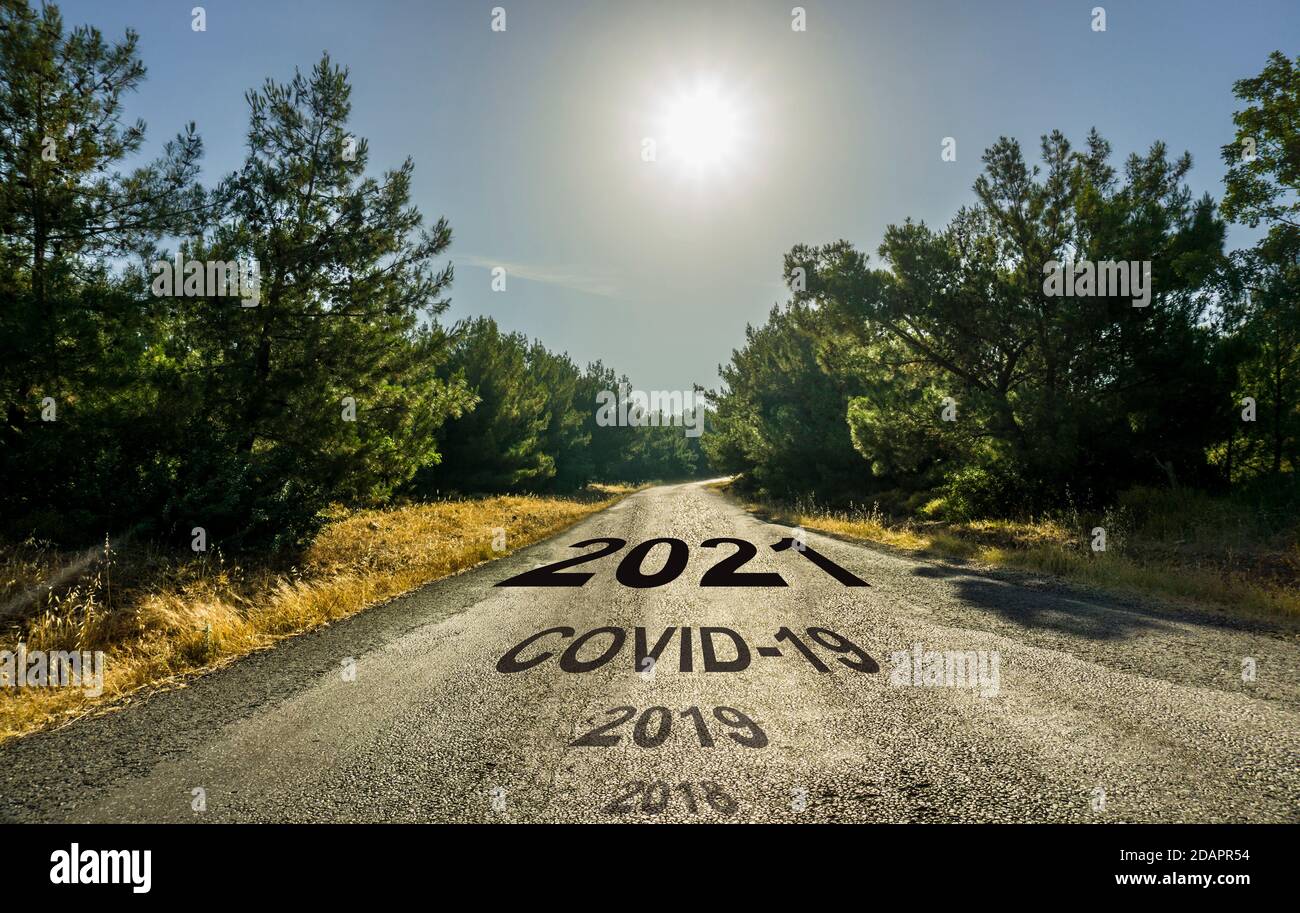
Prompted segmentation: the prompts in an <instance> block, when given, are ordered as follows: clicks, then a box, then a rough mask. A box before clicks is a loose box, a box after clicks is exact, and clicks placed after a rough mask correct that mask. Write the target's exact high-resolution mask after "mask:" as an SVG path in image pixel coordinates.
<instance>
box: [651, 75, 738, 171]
mask: <svg viewBox="0 0 1300 913" xmlns="http://www.w3.org/2000/svg"><path fill="white" fill-rule="evenodd" d="M739 135H740V115H739V110H738V107H737V105H736V103H735V102H734V100H732V99H730V98H728V97H727V96H726V95H725V94H724V93H723V92H722V91H721V90H720V89H719V88H718V87H717V86H716V85H712V84H700V85H696V86H693V87H691V88H689V89H687V90H684V91H682V92H680V93H679V94H678V95H677V96H675V97H674V98H672V99H670V100H669V101H668V102H667V104H666V105H665V110H664V116H663V139H664V151H665V153H666V155H667V156H668V157H670V158H671V159H672V160H673V161H674V162H675V163H676V164H678V165H679V166H681V167H682V168H683V169H685V170H686V171H688V172H690V173H692V174H695V175H702V174H705V173H708V172H717V171H721V170H725V169H726V168H727V167H728V166H729V165H731V164H732V163H733V160H734V157H735V155H736V152H737V140H738V138H739Z"/></svg>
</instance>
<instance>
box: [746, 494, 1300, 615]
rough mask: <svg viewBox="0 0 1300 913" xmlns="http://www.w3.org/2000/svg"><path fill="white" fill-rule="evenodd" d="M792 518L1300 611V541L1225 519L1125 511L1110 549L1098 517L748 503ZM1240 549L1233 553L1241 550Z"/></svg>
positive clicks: (916, 545) (923, 549) (1249, 605)
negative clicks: (1268, 538)
mask: <svg viewBox="0 0 1300 913" xmlns="http://www.w3.org/2000/svg"><path fill="white" fill-rule="evenodd" d="M747 506H748V507H749V508H750V509H751V510H754V511H755V512H758V513H761V514H765V515H767V516H770V517H772V518H773V519H776V520H778V521H779V522H782V523H785V524H788V525H791V526H795V525H798V526H803V527H804V528H805V529H814V530H819V531H822V532H826V533H830V534H832V535H836V536H840V537H843V538H846V539H853V540H859V541H865V542H871V543H875V544H878V545H883V546H887V547H889V548H892V549H898V550H901V551H905V552H908V553H910V554H913V555H918V556H924V557H936V558H955V559H961V560H966V561H972V562H976V563H979V564H984V565H989V566H993V567H1005V568H1012V569H1016V570H1023V571H1031V572H1035V573H1045V574H1052V575H1055V576H1058V577H1062V578H1065V579H1067V580H1071V581H1075V582H1078V583H1082V584H1085V585H1087V586H1093V587H1097V588H1098V589H1102V590H1111V591H1116V592H1127V593H1137V594H1140V595H1148V596H1157V597H1162V598H1166V599H1173V600H1181V601H1186V602H1191V603H1196V604H1199V605H1208V606H1211V607H1215V608H1218V609H1222V610H1226V611H1229V612H1232V613H1237V614H1242V613H1244V614H1252V615H1259V616H1268V617H1273V618H1277V617H1279V616H1280V617H1284V618H1288V619H1291V620H1296V619H1300V587H1297V585H1296V580H1297V576H1296V571H1297V568H1300V547H1297V544H1296V543H1295V542H1294V540H1292V541H1290V542H1283V543H1282V544H1281V545H1279V544H1278V543H1276V542H1269V543H1262V542H1256V543H1255V546H1256V547H1255V548H1254V549H1252V548H1250V547H1249V545H1248V544H1245V543H1243V542H1242V541H1241V537H1240V536H1239V535H1237V536H1235V537H1234V538H1233V540H1232V541H1231V542H1227V541H1226V540H1225V539H1224V538H1223V537H1224V536H1225V535H1227V534H1228V531H1227V530H1226V529H1225V528H1224V527H1218V528H1217V529H1212V528H1206V527H1199V526H1198V527H1197V528H1196V529H1194V530H1192V531H1190V532H1182V533H1180V535H1182V536H1184V538H1178V539H1172V540H1171V539H1170V538H1168V537H1166V536H1162V535H1159V534H1158V533H1154V532H1152V531H1151V530H1150V529H1148V528H1147V527H1146V526H1144V527H1143V528H1141V529H1136V528H1134V527H1133V524H1132V523H1131V522H1129V521H1127V520H1126V519H1124V518H1123V517H1120V516H1109V517H1108V518H1107V519H1106V520H1105V521H1104V522H1103V521H1101V520H1098V521H1097V522H1099V523H1102V524H1103V525H1105V526H1106V528H1107V533H1108V541H1107V548H1106V551H1104V552H1095V551H1093V550H1092V548H1091V539H1090V537H1089V535H1088V530H1090V529H1091V528H1092V527H1091V524H1090V523H1084V522H1082V521H1081V520H1079V518H1077V517H1076V518H1072V519H1073V520H1074V522H1072V523H1071V522H1067V521H1066V520H1062V519H1051V520H1034V521H1014V520H976V521H969V522H964V523H956V522H949V523H944V522H938V521H915V520H903V521H901V522H900V521H894V520H891V519H890V518H888V517H886V516H885V515H884V514H882V513H881V512H880V511H879V510H878V509H876V508H874V507H873V508H872V509H870V510H862V509H856V510H848V511H845V510H827V509H819V508H817V507H815V506H810V505H787V504H773V503H767V502H758V503H754V502H750V503H748V504H747ZM1234 549H1235V551H1234Z"/></svg>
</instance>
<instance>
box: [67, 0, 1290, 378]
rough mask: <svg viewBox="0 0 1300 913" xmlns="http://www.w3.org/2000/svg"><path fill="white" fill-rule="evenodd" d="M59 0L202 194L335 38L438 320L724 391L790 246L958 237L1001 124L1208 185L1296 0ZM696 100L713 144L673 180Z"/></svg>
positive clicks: (1285, 46)
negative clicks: (1096, 135) (443, 281)
mask: <svg viewBox="0 0 1300 913" xmlns="http://www.w3.org/2000/svg"><path fill="white" fill-rule="evenodd" d="M59 5H60V6H61V8H62V9H63V12H64V15H65V18H66V19H67V21H68V23H69V24H70V25H72V24H80V23H83V22H89V23H93V24H95V25H97V26H99V27H100V28H102V29H103V30H105V32H106V33H107V34H108V36H109V37H114V38H116V37H120V35H121V33H122V30H123V28H124V27H126V26H128V25H130V26H131V27H133V28H135V29H136V30H137V31H138V32H139V33H140V50H141V55H142V57H143V60H144V62H145V64H146V65H147V66H148V68H149V78H148V80H147V82H146V83H145V84H144V86H143V87H142V89H141V90H140V92H139V93H138V94H137V95H136V96H134V97H132V98H131V99H130V100H129V107H128V111H127V115H128V117H129V118H131V119H134V118H135V117H141V118H144V119H145V120H146V121H147V122H148V125H149V137H150V140H151V143H152V144H154V146H155V147H156V144H158V143H161V142H162V141H163V140H165V139H167V138H169V137H170V136H172V135H173V134H175V133H176V132H177V130H179V129H180V128H181V126H182V125H183V124H184V123H185V122H187V121H190V120H194V121H196V122H197V123H198V127H199V131H200V132H201V134H202V136H203V139H204V142H205V144H206V149H207V154H206V159H205V183H209V184H211V183H215V181H216V180H217V178H218V177H219V176H220V175H222V174H224V173H226V172H228V171H231V170H233V169H234V168H235V167H236V166H237V165H238V163H239V162H240V161H241V159H242V157H243V144H244V139H245V131H246V128H247V108H246V103H245V101H244V97H243V96H244V91H245V90H246V89H248V88H251V87H254V86H257V85H260V84H261V83H262V81H263V80H264V79H265V78H266V77H268V76H269V77H274V78H276V79H277V80H280V81H283V80H285V79H287V78H288V77H290V76H291V75H292V72H293V69H294V67H295V66H298V67H301V68H303V69H308V68H310V66H311V65H312V64H313V63H314V62H316V61H317V60H318V59H319V57H320V54H321V52H322V51H325V50H328V51H329V53H330V54H331V55H332V57H333V58H334V60H335V62H337V63H340V64H343V65H346V66H347V67H349V68H350V70H351V81H352V85H353V95H352V100H353V120H352V126H353V130H354V132H355V133H357V134H358V135H361V136H365V137H367V138H368V140H369V142H370V161H371V167H372V169H373V170H375V171H376V172H378V171H379V170H381V169H383V168H387V167H393V166H396V165H398V164H400V162H401V161H402V160H403V159H404V158H405V157H407V156H410V157H412V158H413V159H414V161H415V166H416V171H415V189H414V194H415V201H416V203H417V204H418V205H419V207H420V209H421V211H422V212H423V213H424V214H425V217H426V221H432V220H433V219H434V218H436V217H437V216H439V215H445V216H447V218H448V219H449V220H450V222H451V225H452V230H453V233H454V239H455V240H454V243H453V245H452V248H451V259H452V260H453V262H454V263H455V264H456V274H457V278H456V282H455V285H454V287H453V289H452V295H451V297H452V301H453V306H452V308H451V310H450V311H449V312H448V314H447V319H456V318H460V317H464V316H469V315H475V314H490V315H492V316H494V317H495V318H496V319H497V320H498V322H499V323H500V324H501V325H502V326H503V327H505V328H506V329H510V330H522V331H523V332H525V333H527V334H529V335H530V336H536V337H538V338H540V339H541V340H542V341H543V342H544V343H546V345H547V346H549V347H550V348H552V349H555V350H563V351H567V352H568V353H569V354H570V355H571V356H572V357H573V358H574V359H575V360H576V361H578V362H579V363H585V362H587V361H590V360H594V359H596V358H601V359H603V360H604V361H605V363H606V364H608V365H612V366H613V367H615V368H616V369H618V370H619V371H621V372H626V373H628V374H629V375H631V378H632V380H633V382H634V383H635V384H636V385H637V386H639V387H642V388H646V389H689V388H690V385H691V384H692V383H696V382H699V383H703V384H705V385H707V386H712V385H714V384H715V383H716V381H717V365H718V363H719V362H724V361H726V360H727V359H728V358H729V357H730V354H731V350H732V349H733V348H734V347H736V346H738V345H740V344H741V343H742V342H743V339H744V328H745V324H746V323H761V322H762V321H763V320H764V319H765V316H766V314H767V311H768V310H769V309H770V308H771V306H772V305H773V304H774V303H775V302H777V301H784V300H785V292H784V288H783V286H782V284H781V263H782V257H783V255H784V253H785V252H786V251H787V250H789V248H790V247H791V246H792V245H793V244H795V243H798V242H801V241H804V242H809V243H817V242H823V241H832V240H835V239H838V238H846V239H848V240H850V241H853V242H854V243H856V244H857V245H858V246H859V247H860V248H863V249H866V250H868V251H870V252H872V254H873V255H874V252H875V248H876V246H877V245H878V244H879V243H880V240H881V235H882V233H883V230H884V228H885V226H886V225H888V224H889V223H891V222H901V221H902V220H903V219H904V218H906V217H908V216H911V217H913V218H915V219H924V220H925V221H927V222H929V223H931V224H935V225H942V224H944V223H946V222H947V221H948V219H949V218H951V216H952V215H953V213H954V212H955V211H956V209H957V208H958V207H959V206H960V205H962V204H963V203H967V202H969V201H970V200H971V199H972V194H971V191H970V186H971V183H972V181H973V180H974V178H975V176H976V175H977V174H978V173H979V170H980V160H979V159H980V154H981V152H982V151H983V150H984V148H985V147H987V146H988V145H989V144H990V143H992V142H993V141H994V140H996V139H997V137H998V136H1000V135H1008V136H1014V137H1016V138H1018V139H1020V140H1021V142H1022V144H1024V145H1025V146H1026V147H1027V148H1028V149H1029V150H1031V151H1033V152H1035V153H1036V150H1037V145H1038V138H1039V136H1040V135H1041V134H1043V133H1045V132H1047V131H1049V130H1051V129H1053V128H1059V129H1061V130H1063V131H1064V132H1065V133H1066V135H1067V136H1069V137H1070V138H1071V139H1072V140H1073V141H1075V143H1076V144H1078V143H1080V142H1082V139H1083V137H1084V136H1085V134H1086V132H1087V130H1088V128H1089V127H1091V126H1093V125H1095V126H1096V127H1097V128H1098V129H1099V130H1101V132H1102V134H1103V135H1104V136H1105V137H1106V138H1107V139H1109V140H1110V141H1111V142H1112V144H1113V145H1114V148H1115V153H1116V156H1117V159H1122V157H1123V156H1126V155H1127V154H1128V153H1129V152H1132V151H1135V150H1145V149H1146V147H1147V146H1148V145H1149V144H1150V143H1151V141H1153V140H1155V139H1164V140H1166V141H1167V142H1168V143H1169V145H1170V147H1171V150H1172V151H1173V152H1175V153H1179V152H1182V151H1183V150H1188V151H1190V152H1191V153H1192V156H1193V162H1194V167H1193V171H1192V176H1191V184H1192V188H1193V190H1194V191H1196V192H1197V193H1198V194H1199V193H1201V192H1203V191H1209V192H1210V193H1212V194H1213V195H1214V196H1215V197H1216V198H1217V197H1218V196H1220V195H1221V185H1220V180H1221V178H1222V175H1223V165H1222V164H1221V162H1220V161H1219V157H1218V149H1219V147H1220V146H1221V145H1222V144H1223V143H1225V142H1228V141H1229V140H1231V139H1232V136H1233V129H1232V123H1231V120H1230V118H1231V113H1232V111H1233V110H1234V108H1235V104H1234V100H1233V98H1232V94H1231V87H1232V82H1233V80H1235V79H1238V78H1241V77H1245V76H1251V75H1254V74H1256V73H1258V72H1259V71H1260V70H1261V69H1262V68H1263V66H1264V62H1265V57H1266V56H1267V54H1268V52H1270V51H1272V50H1275V49H1280V50H1282V51H1283V52H1286V53H1288V54H1290V55H1292V56H1294V55H1295V54H1296V53H1298V52H1300V4H1298V3H1297V0H1236V2H1231V3H1227V2H1222V0H1181V2H1180V0H1124V2H1114V0H1112V2H1107V0H1083V2H1075V0H1015V2H1010V0H1008V2H994V0H986V2H974V0H965V2H961V0H947V2H940V0H889V2H883V0H882V2H868V0H858V2H843V3H833V2H818V0H802V2H801V3H800V5H801V6H803V7H804V9H805V10H806V11H807V17H806V22H807V31H805V32H795V31H792V29H791V8H792V7H793V6H794V5H795V4H794V3H792V2H786V0H783V2H766V0H744V2H735V3H709V2H706V0H690V2H683V3H674V2H668V0H653V2H651V0H643V2H640V3H630V2H616V0H592V2H579V0H572V2H570V0H528V2H525V0H485V2H466V0H458V2H437V0H423V2H417V0H412V2H399V0H365V2H357V0H346V2H343V0H340V2H334V0H310V2H276V0H257V2H243V0H208V2H207V3H204V4H203V6H204V8H205V10H206V14H207V30H206V31H205V32H194V31H193V30H192V29H191V18H192V17H191V14H190V11H191V8H192V7H194V6H195V5H196V3H195V0H115V2H112V3H105V2H102V0H69V2H64V3H61V4H59ZM1098 5H1101V6H1104V7H1105V10H1106V25H1107V30H1106V31H1105V32H1104V33H1102V32H1094V31H1093V30H1092V28H1091V22H1092V14H1091V10H1092V8H1093V7H1094V6H1098ZM496 6H501V7H503V8H504V9H505V10H506V29H505V31H504V32H494V31H493V30H492V29H491V23H492V9H493V7H496ZM682 99H686V100H687V105H686V108H685V109H684V110H685V111H686V114H683V113H682V111H683V109H682V107H681V103H682ZM692 99H693V100H694V101H693V102H692V101H691V100H692ZM700 99H707V103H702V104H701V103H700ZM692 104H694V105H695V107H691V105H692ZM697 109H702V112H703V113H704V114H705V115H706V116H707V119H708V120H709V123H706V124H704V125H702V126H700V125H696V126H697V127H698V128H699V129H701V130H703V132H704V137H703V142H704V143H705V145H706V146H707V147H708V148H706V150H705V151H706V152H717V153H718V155H717V156H716V157H714V156H711V155H709V156H706V158H708V162H707V163H706V164H705V165H703V166H699V167H695V168H687V167H683V166H682V164H681V161H680V157H679V152H680V149H681V148H682V147H683V146H685V145H688V142H687V140H689V139H692V138H693V139H699V137H687V138H686V139H683V138H682V136H681V133H682V131H683V128H682V126H681V124H682V123H683V120H685V122H686V123H687V125H688V127H689V126H690V125H691V120H690V113H691V112H693V111H696V110H697ZM719 113H721V114H723V115H725V117H722V118H714V117H713V115H715V114H719ZM722 121H725V130H721V131H720V129H719V126H718V124H719V123H721V122H722ZM673 131H676V134H677V135H676V136H675V137H674V138H675V139H676V140H677V141H678V142H670V145H669V146H665V145H664V143H665V142H669V140H670V139H673V138H668V137H665V134H666V133H669V132H673ZM720 134H721V135H720ZM947 136H951V137H954V138H955V139H956V141H957V161H956V162H953V163H946V162H943V161H941V159H940V152H941V141H942V139H943V138H944V137H947ZM646 137H653V138H656V140H657V141H658V142H659V143H660V145H659V146H658V147H657V149H656V151H657V160H656V161H654V162H646V161H643V155H642V153H643V140H644V139H645V138H646ZM710 144H712V145H710ZM1251 237H1253V235H1252V234H1251V233H1249V232H1247V231H1244V230H1238V229H1234V230H1233V231H1232V232H1231V233H1230V236H1229V238H1230V243H1231V244H1234V245H1241V244H1245V243H1247V242H1248V241H1249V239H1250V238H1251ZM494 265H500V266H503V267H505V269H506V277H507V278H506V290H505V291H504V292H494V291H492V290H491V273H490V270H491V267H492V266H494Z"/></svg>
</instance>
